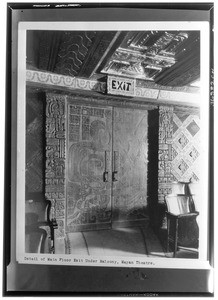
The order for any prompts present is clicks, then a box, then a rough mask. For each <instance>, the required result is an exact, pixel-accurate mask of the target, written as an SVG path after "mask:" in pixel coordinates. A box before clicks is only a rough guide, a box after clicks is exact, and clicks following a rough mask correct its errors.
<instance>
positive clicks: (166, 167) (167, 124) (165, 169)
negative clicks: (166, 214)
mask: <svg viewBox="0 0 218 300" xmlns="http://www.w3.org/2000/svg"><path fill="white" fill-rule="evenodd" d="M172 121H173V107H170V106H160V107H159V151H158V156H159V159H158V169H159V171H158V182H159V184H158V199H159V201H160V202H161V201H164V198H165V195H167V194H169V193H170V192H171V181H172V174H171V161H172V137H173V123H172Z"/></svg>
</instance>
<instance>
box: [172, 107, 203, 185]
mask: <svg viewBox="0 0 218 300" xmlns="http://www.w3.org/2000/svg"><path fill="white" fill-rule="evenodd" d="M182 114H184V116H182ZM173 123H175V124H176V126H177V127H178V129H177V130H176V131H174V133H173V137H172V148H173V155H172V170H171V172H172V175H173V177H174V179H176V180H177V181H189V180H190V178H192V180H193V181H198V180H199V173H200V168H199V166H200V125H199V124H200V119H199V117H198V116H197V115H187V112H186V113H182V112H179V113H178V112H177V113H175V112H174V113H173ZM174 127H175V125H174Z"/></svg>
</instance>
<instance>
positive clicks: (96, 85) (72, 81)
mask: <svg viewBox="0 0 218 300" xmlns="http://www.w3.org/2000/svg"><path fill="white" fill-rule="evenodd" d="M26 80H27V82H34V83H38V84H48V85H54V86H59V87H65V88H70V89H81V90H88V91H92V90H93V91H96V92H102V93H105V91H106V83H104V82H98V81H94V80H86V79H80V78H75V77H69V76H64V75H58V74H53V73H45V72H40V71H33V70H28V71H26Z"/></svg>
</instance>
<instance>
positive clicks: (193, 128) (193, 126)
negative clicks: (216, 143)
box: [186, 120, 200, 136]
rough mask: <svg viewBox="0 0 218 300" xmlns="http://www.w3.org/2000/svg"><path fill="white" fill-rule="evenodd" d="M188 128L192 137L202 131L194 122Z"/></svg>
mask: <svg viewBox="0 0 218 300" xmlns="http://www.w3.org/2000/svg"><path fill="white" fill-rule="evenodd" d="M186 128H187V130H188V131H189V132H190V133H191V135H192V136H195V135H196V133H197V132H198V131H199V130H200V128H199V126H198V125H197V124H196V122H195V121H194V120H193V121H192V122H191V123H190V124H189V125H188V126H187V127H186Z"/></svg>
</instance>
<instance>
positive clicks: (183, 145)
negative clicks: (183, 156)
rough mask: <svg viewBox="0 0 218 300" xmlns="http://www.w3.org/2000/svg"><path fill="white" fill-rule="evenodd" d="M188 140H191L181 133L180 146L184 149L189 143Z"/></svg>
mask: <svg viewBox="0 0 218 300" xmlns="http://www.w3.org/2000/svg"><path fill="white" fill-rule="evenodd" d="M188 142H189V140H188V139H187V137H186V136H185V135H184V134H183V133H181V134H180V136H179V138H178V143H179V145H180V147H181V148H182V149H183V148H184V147H185V146H186V145H187V144H188Z"/></svg>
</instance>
